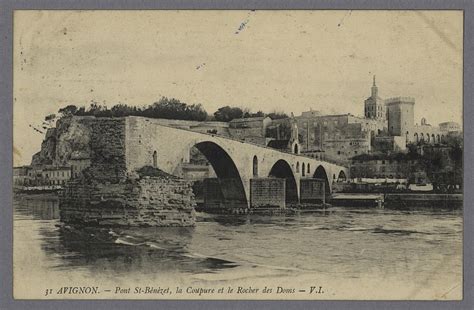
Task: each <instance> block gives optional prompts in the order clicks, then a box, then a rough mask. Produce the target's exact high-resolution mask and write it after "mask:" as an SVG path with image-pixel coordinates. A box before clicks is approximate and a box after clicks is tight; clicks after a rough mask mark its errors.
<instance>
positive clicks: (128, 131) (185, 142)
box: [125, 117, 349, 205]
mask: <svg viewBox="0 0 474 310" xmlns="http://www.w3.org/2000/svg"><path fill="white" fill-rule="evenodd" d="M192 147H196V148H197V149H199V150H200V151H201V152H202V153H203V155H204V156H205V157H206V158H207V160H208V161H209V162H210V163H211V165H212V167H213V169H214V171H215V173H216V175H217V177H218V178H219V181H220V183H221V190H222V193H223V196H224V198H225V199H230V200H238V201H240V202H242V203H245V204H247V205H249V203H250V180H251V179H252V178H268V177H277V178H285V179H286V187H285V191H286V197H287V201H291V200H292V201H294V202H298V201H299V197H300V180H301V179H304V178H318V179H323V180H324V181H325V184H326V186H325V188H326V192H327V193H330V192H331V190H332V184H333V181H335V180H336V179H339V178H346V176H347V177H348V176H349V170H348V169H347V167H342V166H339V165H336V164H334V163H329V162H325V161H320V160H317V159H314V158H310V157H306V156H302V155H297V154H292V153H287V152H282V151H278V150H275V149H272V148H268V147H264V146H261V145H256V144H250V143H246V142H241V141H238V140H233V139H229V138H225V137H222V136H217V135H211V134H204V133H198V132H194V131H189V130H185V129H178V128H174V127H168V126H164V125H162V124H160V123H159V121H158V120H155V119H149V118H143V117H127V118H126V119H125V161H126V169H127V172H128V173H133V171H134V170H135V169H138V168H141V167H143V166H145V165H149V166H155V167H158V168H160V169H161V170H163V171H165V172H167V173H170V174H175V175H176V174H179V169H180V167H181V165H182V163H186V162H189V157H190V150H191V148H192Z"/></svg>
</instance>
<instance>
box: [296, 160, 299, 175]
mask: <svg viewBox="0 0 474 310" xmlns="http://www.w3.org/2000/svg"><path fill="white" fill-rule="evenodd" d="M299 172H300V162H299V161H297V162H296V173H299Z"/></svg>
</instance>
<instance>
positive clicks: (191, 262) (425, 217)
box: [14, 199, 462, 299]
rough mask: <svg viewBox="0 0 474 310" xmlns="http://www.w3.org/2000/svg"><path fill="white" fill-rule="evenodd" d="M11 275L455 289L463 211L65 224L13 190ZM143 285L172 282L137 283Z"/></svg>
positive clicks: (292, 291) (80, 281) (373, 291)
mask: <svg viewBox="0 0 474 310" xmlns="http://www.w3.org/2000/svg"><path fill="white" fill-rule="evenodd" d="M14 277H15V279H14V284H15V296H16V297H19V298H25V297H30V298H32V297H36V298H42V297H44V295H45V290H46V289H48V288H53V289H54V290H57V288H58V287H61V286H74V285H88V286H98V287H100V290H101V294H98V295H94V296H90V295H86V296H84V295H67V296H63V295H61V296H58V295H56V296H51V295H50V296H49V297H46V298H121V299H124V298H148V299H150V298H151V299H153V298H172V299H174V298H183V299H185V298H191V299H198V298H219V299H225V298H248V299H432V298H434V299H459V298H461V297H462V211H460V210H433V209H420V210H409V211H407V210H388V209H374V208H366V209H363V208H357V209H356V208H336V207H334V208H329V209H326V210H321V211H320V212H314V213H303V214H295V215H273V216H269V215H266V216H264V215H241V216H235V215H233V216H231V215H210V214H205V213H198V214H197V224H196V226H195V227H193V228H90V227H89V228H85V227H71V226H68V225H64V224H63V223H61V221H60V219H59V209H58V205H57V202H54V201H48V200H39V199H38V200H28V201H25V200H16V201H15V210H14ZM146 286H149V287H154V288H157V287H161V288H165V287H170V293H169V295H163V294H161V293H157V294H133V291H134V288H135V287H146ZM178 286H179V287H180V288H182V289H183V290H184V293H182V294H178V293H176V292H175V290H176V287H178ZM238 286H241V287H243V288H252V289H254V288H258V289H259V291H258V293H256V294H253V293H251V291H250V293H245V292H243V291H241V293H239V294H237V293H236V290H237V288H238ZM311 286H313V287H317V288H318V289H317V290H320V292H319V293H318V294H314V290H313V293H311V294H310V293H309V291H310V289H311ZM320 286H321V289H320V288H319V287H320ZM190 287H191V289H190ZM198 287H199V288H215V289H216V290H217V289H218V288H221V287H222V288H225V289H226V291H225V294H208V293H202V292H201V293H202V294H200V295H199V294H198V293H196V292H194V291H193V288H198ZM228 287H231V288H233V291H232V293H229V292H228V291H227V290H228ZM264 287H267V288H268V289H272V292H271V293H267V294H262V290H263V288H264ZM278 287H280V288H278ZM118 288H120V289H118ZM127 288H131V290H130V292H129V293H127ZM109 290H110V292H109ZM117 290H122V291H121V292H120V293H117ZM186 290H188V292H186ZM282 291H283V292H282ZM279 292H280V293H279Z"/></svg>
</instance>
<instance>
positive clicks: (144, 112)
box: [59, 97, 208, 121]
mask: <svg viewBox="0 0 474 310" xmlns="http://www.w3.org/2000/svg"><path fill="white" fill-rule="evenodd" d="M59 113H60V114H61V115H62V116H71V115H78V116H95V117H123V116H144V117H149V118H166V119H179V120H193V121H204V120H206V119H207V117H208V115H207V112H206V111H205V110H204V108H203V107H202V105H201V104H191V105H189V104H186V103H184V102H181V101H179V100H177V99H174V98H171V99H168V98H166V97H163V98H161V99H160V100H159V101H158V102H155V103H153V104H151V105H149V106H148V107H145V108H141V107H132V106H128V105H126V104H122V103H120V104H117V105H114V106H113V107H112V108H111V109H109V108H107V107H106V106H103V105H100V104H98V103H96V102H92V103H91V105H90V106H89V108H88V109H87V110H86V108H85V107H80V108H77V107H76V106H74V105H68V106H66V107H65V108H62V109H60V110H59Z"/></svg>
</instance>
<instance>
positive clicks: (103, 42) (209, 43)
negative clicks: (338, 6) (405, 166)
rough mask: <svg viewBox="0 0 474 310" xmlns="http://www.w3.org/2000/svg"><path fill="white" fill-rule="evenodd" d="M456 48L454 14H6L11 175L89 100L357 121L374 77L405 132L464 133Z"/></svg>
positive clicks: (459, 21)
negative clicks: (402, 106) (49, 124)
mask: <svg viewBox="0 0 474 310" xmlns="http://www.w3.org/2000/svg"><path fill="white" fill-rule="evenodd" d="M462 38H463V15H462V12H461V11H15V15H14V51H13V53H14V64H13V66H14V77H13V80H14V81H13V88H14V103H13V108H14V120H13V122H14V125H13V127H14V130H13V131H14V132H13V136H14V165H23V164H29V163H30V162H31V156H32V155H33V154H34V153H36V152H38V151H39V150H40V147H41V141H42V140H43V138H44V134H41V133H39V132H37V131H34V130H33V129H32V128H31V127H30V126H29V125H33V126H39V125H40V124H41V122H42V120H43V119H44V117H45V116H46V115H48V114H52V113H56V112H57V111H58V109H59V108H61V107H64V106H65V105H68V104H75V105H77V106H86V107H87V106H89V104H90V103H91V102H92V101H95V102H98V103H100V104H104V105H107V106H108V107H111V106H113V105H114V104H117V103H126V104H129V105H137V106H144V105H148V104H151V103H153V102H155V101H158V100H159V99H160V98H161V97H162V96H165V97H170V98H176V99H179V100H181V101H184V102H186V103H190V104H195V103H201V104H202V105H203V106H204V108H205V109H206V110H207V112H208V113H210V114H212V113H213V112H214V111H215V110H217V109H218V108H219V107H222V106H226V105H230V106H239V107H242V108H250V109H251V110H252V111H258V110H262V111H264V112H272V111H281V112H286V113H288V114H290V113H291V112H293V113H294V114H295V115H299V114H301V112H303V111H307V110H309V109H313V110H319V111H321V112H322V113H331V114H333V113H352V114H354V115H363V109H364V100H365V99H366V98H367V97H368V96H369V95H370V87H371V85H372V76H373V75H376V80H377V86H378V87H379V95H380V96H381V97H382V98H390V97H397V96H410V97H414V98H415V101H416V104H415V123H419V122H420V119H421V118H422V117H425V118H426V119H427V122H428V123H431V124H433V125H436V124H438V123H440V122H443V121H456V122H459V123H462V65H463V63H462V60H463V59H462V51H463V45H462Z"/></svg>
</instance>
